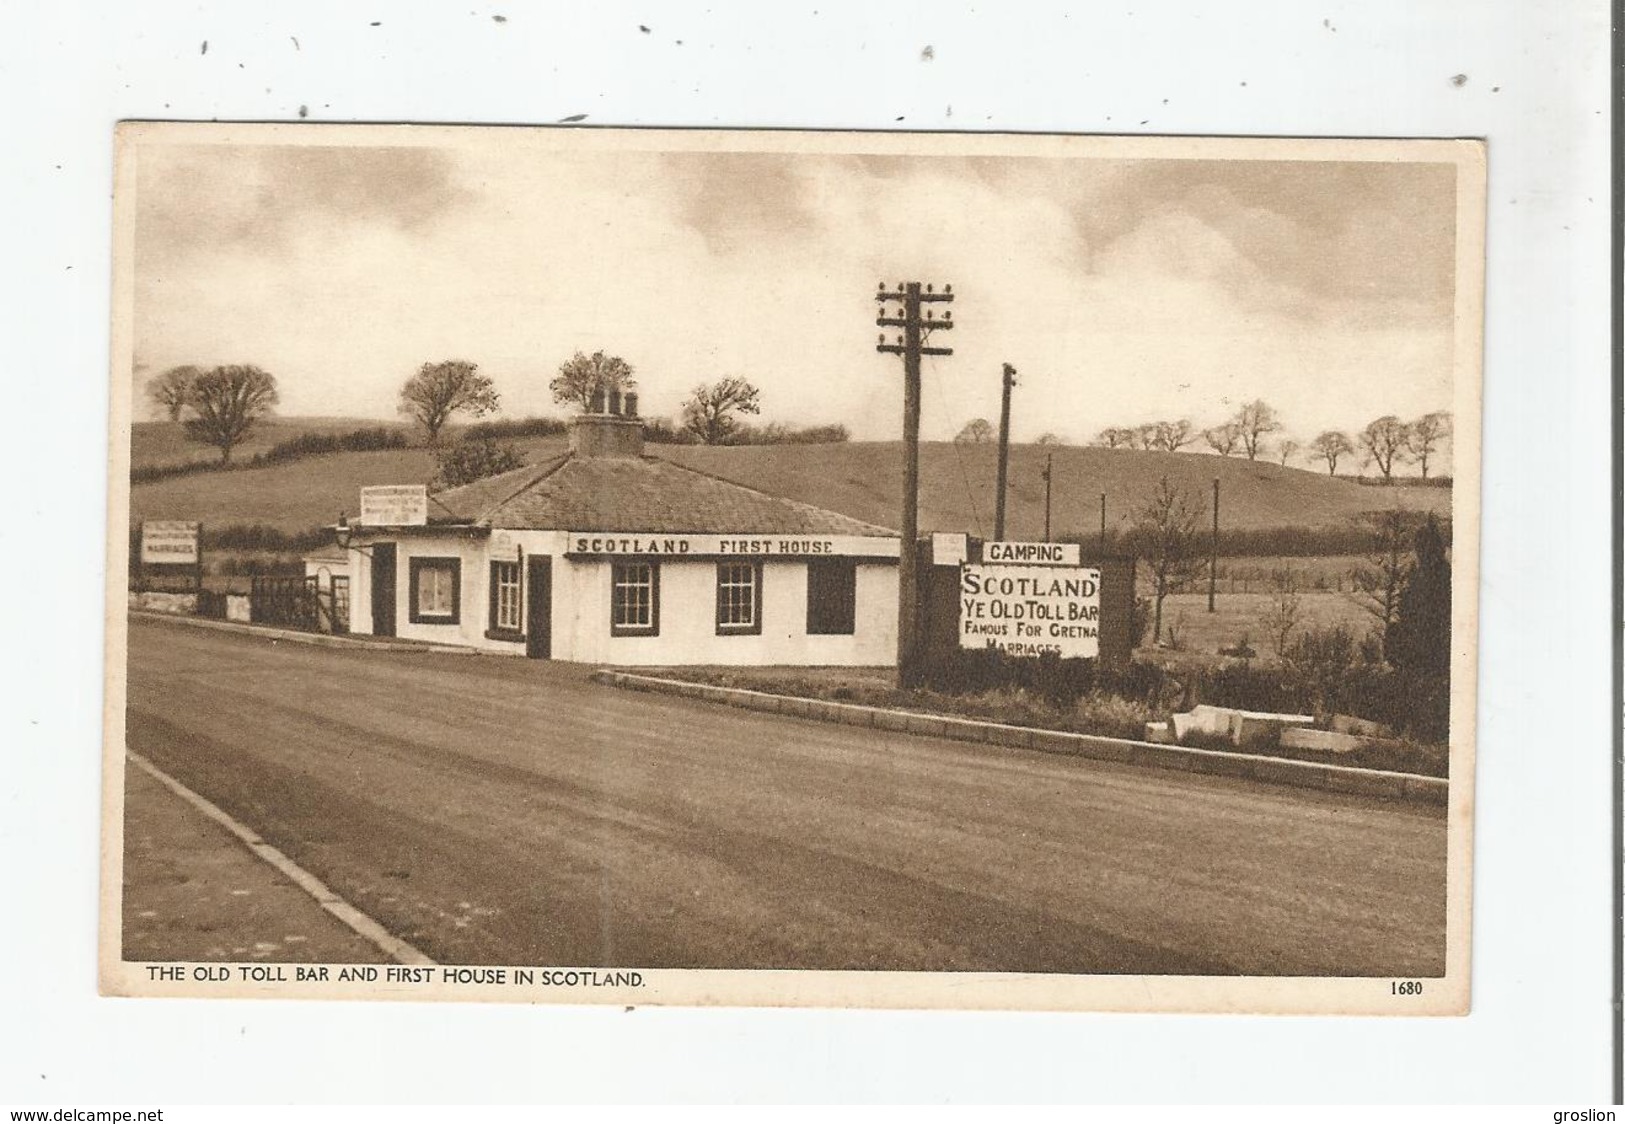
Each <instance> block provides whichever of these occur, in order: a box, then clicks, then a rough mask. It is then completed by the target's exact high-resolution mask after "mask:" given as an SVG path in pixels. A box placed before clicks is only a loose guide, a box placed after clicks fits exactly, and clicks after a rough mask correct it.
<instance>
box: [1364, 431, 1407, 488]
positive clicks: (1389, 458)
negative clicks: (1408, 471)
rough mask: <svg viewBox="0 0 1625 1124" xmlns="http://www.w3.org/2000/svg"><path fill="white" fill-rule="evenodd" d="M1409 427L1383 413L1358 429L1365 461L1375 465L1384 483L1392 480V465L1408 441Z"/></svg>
mask: <svg viewBox="0 0 1625 1124" xmlns="http://www.w3.org/2000/svg"><path fill="white" fill-rule="evenodd" d="M1410 428H1411V427H1410V426H1408V425H1406V424H1405V423H1404V422H1402V421H1400V420H1399V419H1398V418H1396V417H1394V415H1392V414H1384V415H1383V416H1382V417H1380V418H1378V419H1377V420H1376V421H1374V422H1372V423H1371V424H1370V425H1368V426H1366V427H1365V429H1363V430H1361V431H1360V448H1361V449H1363V450H1365V459H1366V463H1367V464H1374V465H1376V466H1377V471H1378V472H1381V473H1382V480H1383V483H1384V484H1390V483H1392V482H1393V479H1394V466H1395V464H1397V463H1398V462H1399V460H1400V459H1401V458H1402V457H1403V456H1404V454H1405V447H1406V445H1407V444H1408V443H1409V442H1410Z"/></svg>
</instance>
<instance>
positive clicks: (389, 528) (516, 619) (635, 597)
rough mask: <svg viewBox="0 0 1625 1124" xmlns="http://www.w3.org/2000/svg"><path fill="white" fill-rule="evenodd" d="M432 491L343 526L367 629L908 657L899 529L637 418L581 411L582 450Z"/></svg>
mask: <svg viewBox="0 0 1625 1124" xmlns="http://www.w3.org/2000/svg"><path fill="white" fill-rule="evenodd" d="M615 397H616V398H618V397H619V396H618V395H617V396H615ZM616 405H618V403H617V404H616ZM611 408H612V409H613V408H614V406H613V405H612V407H611ZM432 505H433V507H434V508H435V509H436V514H434V515H433V516H432V517H429V518H427V520H426V521H424V522H419V523H416V524H410V525H408V524H404V523H403V524H402V525H389V524H380V523H376V522H374V523H366V522H363V523H360V524H356V525H354V526H347V527H344V528H341V533H340V538H341V540H347V550H346V554H347V556H348V559H349V561H348V577H349V579H350V581H349V582H348V585H349V587H350V593H351V597H350V602H351V603H350V613H351V630H352V631H353V632H358V633H363V634H367V633H370V634H372V635H376V636H399V637H403V638H408V639H414V640H425V641H432V642H437V643H443V644H458V645H466V646H469V647H473V648H479V649H484V650H487V651H492V652H507V653H512V654H515V655H529V656H531V657H533V658H539V659H558V660H573V661H580V662H590V663H600V664H610V665H645V666H648V665H676V664H757V665H771V664H799V665H811V666H817V665H825V666H861V665H870V666H874V665H887V664H892V663H895V662H896V653H897V591H898V576H897V557H898V546H899V539H898V536H897V534H896V532H894V531H890V530H887V529H886V528H883V527H877V526H874V525H872V524H869V523H864V522H861V521H859V520H856V519H852V518H849V517H847V516H845V515H841V514H839V513H837V512H833V511H826V510H824V509H822V508H818V507H813V506H811V505H810V504H804V503H799V502H796V501H794V500H789V499H784V498H782V497H779V496H772V495H768V494H766V493H764V492H759V491H756V490H755V489H752V488H747V487H744V486H742V485H740V484H735V483H733V482H731V481H727V480H722V479H719V478H717V477H714V476H710V475H707V474H706V473H703V472H697V471H695V470H693V469H689V468H684V467H682V466H680V465H677V464H674V463H672V462H670V461H667V460H663V459H661V458H659V457H654V456H647V455H645V454H644V451H643V428H642V423H641V422H640V421H638V420H637V419H636V418H635V417H628V416H622V415H621V414H619V413H618V412H616V413H589V414H583V415H581V416H578V417H576V418H573V419H572V420H571V429H570V444H569V451H568V452H566V453H564V454H563V455H561V456H558V457H555V458H553V459H552V460H549V461H548V462H546V463H544V464H540V465H535V466H530V467H526V468H522V469H519V470H517V471H514V472H508V473H504V474H502V475H500V476H493V477H490V478H488V479H485V480H480V481H477V482H475V483H473V484H468V485H465V486H463V487H460V488H454V489H451V490H449V491H445V492H440V493H438V494H436V495H435V496H434V497H433V501H432Z"/></svg>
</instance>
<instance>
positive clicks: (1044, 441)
mask: <svg viewBox="0 0 1625 1124" xmlns="http://www.w3.org/2000/svg"><path fill="white" fill-rule="evenodd" d="M1033 444H1034V445H1065V444H1066V438H1064V437H1062V436H1061V435H1060V434H1059V433H1042V434H1039V436H1038V440H1037V441H1034V442H1033Z"/></svg>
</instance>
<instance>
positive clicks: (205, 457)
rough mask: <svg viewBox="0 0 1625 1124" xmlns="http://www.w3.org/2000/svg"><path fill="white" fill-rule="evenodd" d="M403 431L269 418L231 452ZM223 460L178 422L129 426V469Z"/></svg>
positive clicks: (238, 454)
mask: <svg viewBox="0 0 1625 1124" xmlns="http://www.w3.org/2000/svg"><path fill="white" fill-rule="evenodd" d="M378 428H383V429H400V430H403V431H405V430H406V429H407V428H408V426H407V425H406V424H405V423H404V422H398V421H378V420H377V419H374V418H321V417H308V418H307V417H298V418H267V419H265V420H264V421H262V422H259V423H257V424H256V425H255V426H254V428H253V430H252V431H251V432H250V433H249V435H248V439H247V440H246V441H244V442H243V443H242V444H241V445H239V446H237V448H235V449H233V450H232V453H231V458H232V460H234V461H247V460H251V459H252V458H253V456H254V454H255V453H263V452H265V451H266V450H267V449H269V448H270V447H271V446H273V445H275V444H278V443H279V442H282V441H288V440H290V439H292V438H295V437H298V436H299V435H300V434H302V433H333V434H336V433H349V432H350V431H351V430H355V429H378ZM219 459H220V450H218V449H216V448H215V447H214V446H213V445H203V444H200V443H198V442H196V441H190V440H188V439H187V437H186V431H185V430H184V429H182V428H181V425H180V423H179V422H167V421H163V422H155V421H142V422H136V423H135V424H134V425H132V426H131V427H130V467H131V468H152V467H157V466H159V465H171V464H190V463H192V462H193V461H202V462H207V463H209V464H213V463H215V462H216V461H218V460H219Z"/></svg>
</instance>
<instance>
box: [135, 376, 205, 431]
mask: <svg viewBox="0 0 1625 1124" xmlns="http://www.w3.org/2000/svg"><path fill="white" fill-rule="evenodd" d="M198 373H199V372H198V369H197V368H196V367H193V366H191V365H189V364H188V365H186V366H182V367H171V368H170V369H169V370H167V371H165V372H164V373H163V374H161V375H154V376H153V377H152V378H150V379H148V380H147V401H149V402H151V403H152V407H153V409H154V410H156V411H157V412H158V414H159V415H160V416H167V417H168V418H169V420H170V421H172V422H177V421H180V420H181V411H182V410H184V409H185V408H186V402H187V396H188V395H189V394H191V392H192V380H193V379H195V378H197V377H198Z"/></svg>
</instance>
